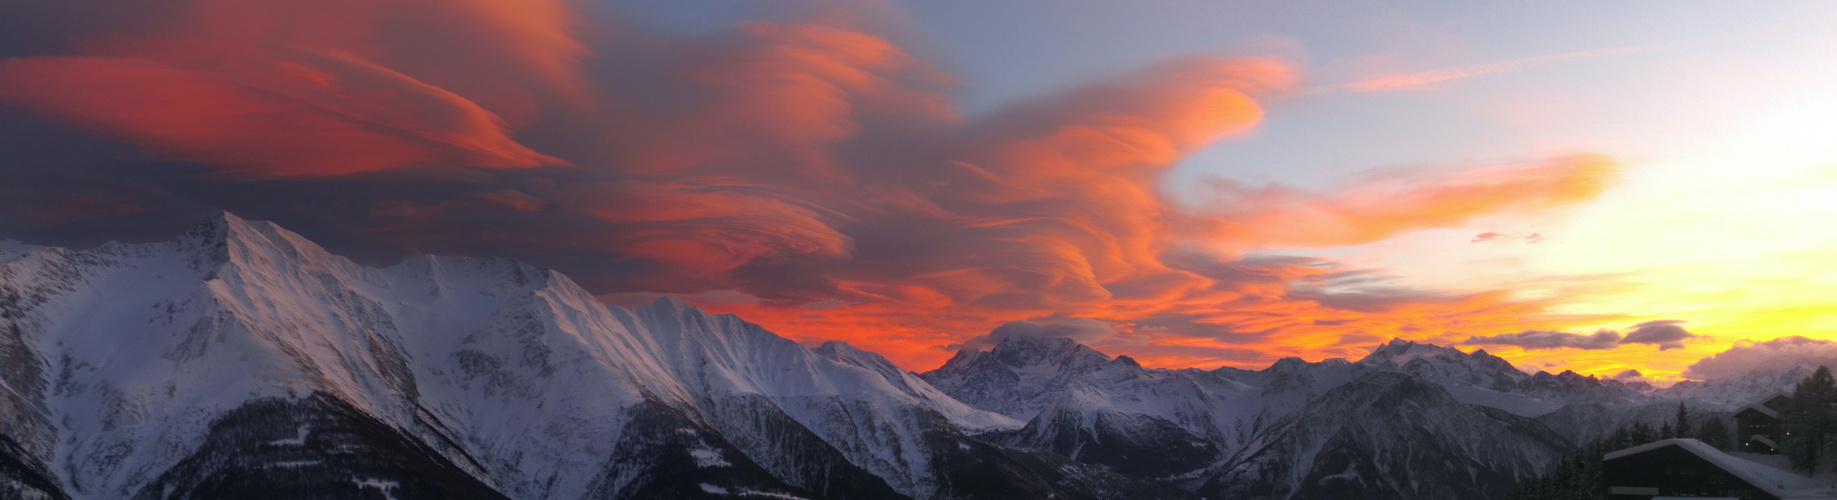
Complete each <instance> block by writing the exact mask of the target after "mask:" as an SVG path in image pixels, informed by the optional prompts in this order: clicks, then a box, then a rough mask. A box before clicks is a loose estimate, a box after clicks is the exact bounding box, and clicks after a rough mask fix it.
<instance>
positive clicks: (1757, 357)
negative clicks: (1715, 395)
mask: <svg viewBox="0 0 1837 500" xmlns="http://www.w3.org/2000/svg"><path fill="white" fill-rule="evenodd" d="M1801 366H1803V367H1816V366H1828V367H1833V368H1837V342H1832V341H1829V340H1819V339H1813V338H1806V337H1798V336H1793V337H1780V338H1777V339H1773V340H1766V341H1760V342H1753V341H1742V342H1739V343H1736V344H1735V346H1734V347H1730V348H1729V349H1728V350H1726V351H1722V352H1720V353H1717V354H1715V355H1713V356H1710V357H1707V358H1703V359H1701V360H1698V361H1697V362H1695V363H1691V365H1690V366H1689V367H1687V368H1685V369H1684V377H1686V378H1692V379H1697V380H1708V379H1716V378H1727V377H1739V376H1742V375H1747V374H1749V373H1756V372H1758V373H1763V374H1777V373H1785V372H1786V371H1788V370H1791V369H1793V368H1797V367H1801Z"/></svg>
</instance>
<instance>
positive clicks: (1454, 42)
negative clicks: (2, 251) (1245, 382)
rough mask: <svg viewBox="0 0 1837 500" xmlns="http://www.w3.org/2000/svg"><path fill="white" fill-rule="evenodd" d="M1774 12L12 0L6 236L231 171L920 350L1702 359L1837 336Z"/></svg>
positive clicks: (1, 70)
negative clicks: (1015, 331)
mask: <svg viewBox="0 0 1837 500" xmlns="http://www.w3.org/2000/svg"><path fill="white" fill-rule="evenodd" d="M1758 5H1760V4H1745V3H1730V2H1658V1H1651V2H1554V3H1553V2H1535V3H1532V2H1517V3H1508V2H1489V3H1481V2H1443V3H1425V2H1411V3H1401V2H1399V3H1389V2H1386V3H1377V2H1372V3H1348V2H1310V1H1303V2H1281V3H1271V2H1219V1H1185V0H1180V1H1176V0H1141V1H1133V2H1096V1H1081V0H1074V1H1053V2H1048V1H1033V0H1027V1H1007V2H986V1H966V0H942V1H912V2H891V3H885V2H872V1H859V2H857V1H833V2H827V1H818V2H802V1H798V2H790V1H788V2H738V1H735V2H726V1H703V2H679V1H662V0H654V1H651V0H647V1H628V2H590V1H572V0H313V1H304V0H179V1H163V2H155V1H151V0H128V1H106V2H104V1H93V0H84V1H69V2H9V3H8V4H7V5H5V6H3V7H0V152H3V153H4V156H3V157H4V161H0V238H6V239H17V240H23V241H26V242H29V243H38V244H55V245H63V246H73V247H87V246H91V245H95V244H98V243H100V242H103V241H106V240H110V239H120V240H128V241H148V240H157V239H165V238H169V237H171V236H172V235H174V234H177V233H179V232H181V231H183V230H184V229H185V228H187V227H189V226H190V225H191V224H193V223H195V222H196V221H198V220H200V219H202V218H204V217H206V216H208V215H209V214H211V213H213V212H215V211H219V210H229V211H232V212H236V213H238V214H240V215H242V216H244V217H247V218H253V219H268V220H273V221H275V222H276V223H279V224H281V225H282V226H284V227H287V228H290V229H293V230H295V231H298V232H300V233H301V234H303V235H305V236H306V237H308V238H311V239H313V240H315V241H318V242H320V243H321V244H324V245H326V246H327V247H328V248H329V249H331V250H332V251H334V252H337V253H341V254H344V255H348V256H351V257H353V258H355V259H358V260H359V261H361V262H364V263H366V264H371V265H388V264H392V263H394V262H395V261H397V260H400V259H401V258H403V257H405V256H407V255H411V254H416V253H439V254H451V255H477V256H505V257H511V258H516V259H520V260H524V261H527V262H530V263H533V264H536V265H541V266H547V267H551V268H554V269H556V270H558V271H561V272H563V273H565V274H567V275H569V276H571V277H572V278H573V279H574V280H575V281H577V282H578V283H580V284H581V285H582V286H584V287H586V288H587V289H589V290H591V291H593V292H594V293H596V294H599V295H600V297H601V298H602V299H603V300H604V301H606V302H608V303H610V304H615V305H622V306H633V305H641V304H644V303H648V302H649V301H651V300H654V299H655V298H657V297H659V296H662V295H673V296H676V297H679V298H681V299H683V300H685V301H688V302H690V303H692V304H695V305H698V306H701V307H704V308H706V309H709V310H713V311H717V312H728V313H735V314H738V315H740V316H741V317H743V318H745V319H747V320H750V321H753V322H756V323H759V324H761V325H764V326H765V327H766V328H768V329H771V330H773V331H774V332H777V333H779V334H781V335H784V336H786V337H789V338H793V339H797V340H799V341H803V342H806V343H809V344H812V345H814V344H816V343H820V342H821V341H823V340H831V339H839V340H846V341H849V342H850V343H853V344H855V345H857V346H860V347H862V348H865V349H869V350H873V351H876V352H880V353H882V354H885V355H886V356H887V357H888V358H890V359H892V360H893V361H894V362H896V363H898V364H900V365H901V366H903V367H905V368H907V369H911V370H917V371H924V370H929V369H931V368H934V367H936V366H937V365H939V364H940V363H942V362H943V361H944V360H945V359H946V358H948V357H949V356H950V355H951V354H952V353H953V352H954V351H955V350H957V349H959V348H972V349H974V348H986V346H987V345H988V344H989V343H990V342H991V341H993V340H996V339H995V338H994V337H991V336H990V335H989V334H990V332H991V331H992V330H993V329H994V328H995V327H997V326H1000V325H1003V324H1006V323H1008V322H1011V321H1019V320H1028V321H1032V322H1035V323H1039V324H1041V325H1045V326H1044V328H1043V330H1044V331H1046V332H1049V333H1052V334H1055V335H1065V336H1069V337H1072V338H1075V339H1078V340H1080V341H1081V342H1084V343H1086V344H1088V345H1091V346H1092V347H1095V348H1097V349H1099V350H1101V351H1103V352H1105V353H1108V354H1111V355H1129V356H1131V357H1134V358H1136V359H1137V360H1138V361H1140V362H1142V363H1143V364H1145V365H1150V366H1160V367H1189V366H1193V367H1201V368H1214V367H1218V366H1225V365H1229V366H1237V367H1242V368H1262V367H1264V366H1267V365H1268V364H1269V363H1271V362H1273V361H1275V360H1276V359H1279V358H1281V357H1287V356H1299V357H1302V358H1305V359H1308V360H1310V361H1313V360H1319V359H1322V358H1328V357H1351V358H1357V357H1359V356H1362V355H1364V354H1365V353H1366V352H1368V351H1369V350H1370V349H1371V348H1372V347H1373V346H1375V345H1377V344H1379V343H1382V342H1384V341H1386V340H1389V339H1391V338H1393V337H1400V338H1403V339H1407V340H1416V341H1429V342H1434V343H1437V344H1442V345H1453V346H1457V347H1459V348H1461V349H1463V350H1472V349H1476V348H1485V349H1487V351H1488V352H1492V353H1494V354H1498V355H1500V356H1502V357H1505V358H1506V359H1508V360H1510V361H1512V362H1513V363H1515V364H1518V365H1519V366H1520V367H1521V368H1527V369H1549V370H1552V371H1558V370H1562V369H1573V370H1575V371H1578V372H1581V373H1585V374H1596V375H1602V376H1611V375H1614V374H1617V373H1620V372H1622V371H1623V370H1626V369H1638V370H1640V371H1641V372H1643V373H1644V374H1645V375H1647V376H1651V377H1654V378H1656V379H1660V380H1675V379H1678V378H1684V377H1692V378H1700V377H1703V376H1708V375H1710V374H1712V373H1719V372H1713V370H1714V369H1720V368H1717V366H1719V365H1714V364H1700V365H1699V366H1697V367H1695V368H1692V366H1693V363H1697V362H1698V360H1700V359H1703V358H1705V357H1708V356H1711V355H1714V354H1717V353H1723V352H1724V351H1730V350H1731V348H1734V349H1735V351H1731V354H1727V355H1725V356H1724V357H1723V358H1722V359H1723V360H1724V361H1725V362H1726V363H1734V362H1735V361H1732V360H1735V359H1737V358H1738V357H1739V356H1738V355H1743V353H1756V352H1773V351H1767V350H1768V349H1779V350H1781V352H1785V351H1786V350H1791V349H1800V350H1803V349H1813V350H1817V349H1828V350H1829V352H1831V353H1833V355H1837V344H1831V343H1830V342H1828V341H1830V340H1833V338H1834V337H1837V294H1833V293H1832V290H1833V289H1837V252H1834V249H1837V4H1832V3H1830V2H1820V1H1807V2H1784V1H1782V2H1767V3H1765V4H1764V8H1757V6H1758ZM1788 337H1806V338H1807V339H1787V340H1775V339H1781V338H1788ZM1789 346H1807V347H1804V348H1803V349H1801V348H1799V347H1791V348H1790V349H1789ZM1706 363H1707V362H1706ZM1743 366H1746V365H1743ZM1687 369H1688V370H1687Z"/></svg>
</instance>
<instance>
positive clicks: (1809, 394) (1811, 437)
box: [1783, 366, 1837, 472]
mask: <svg viewBox="0 0 1837 500" xmlns="http://www.w3.org/2000/svg"><path fill="white" fill-rule="evenodd" d="M1833 403H1837V379H1832V378H1831V370H1830V368H1826V367H1822V366H1820V367H1818V371H1816V372H1813V373H1812V374H1811V376H1810V377H1806V378H1805V380H1802V381H1800V382H1799V385H1798V386H1796V387H1794V388H1793V390H1792V406H1791V407H1790V408H1789V409H1788V410H1787V411H1786V415H1785V418H1784V419H1783V420H1785V422H1784V424H1785V425H1784V430H1785V431H1786V442H1785V443H1783V444H1784V445H1785V447H1786V450H1785V452H1786V455H1787V457H1788V458H1791V459H1792V466H1793V468H1795V469H1800V470H1804V471H1807V472H1810V471H1811V470H1813V469H1814V468H1816V467H1817V465H1818V460H1819V459H1820V458H1822V457H1823V456H1824V448H1825V446H1826V445H1827V444H1828V442H1829V441H1830V435H1831V432H1832V431H1833V430H1837V429H1833V428H1834V427H1837V415H1834V414H1833V412H1832V409H1831V405H1832V404H1833Z"/></svg>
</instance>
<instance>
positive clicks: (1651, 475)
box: [1601, 439, 1837, 500]
mask: <svg viewBox="0 0 1837 500" xmlns="http://www.w3.org/2000/svg"><path fill="white" fill-rule="evenodd" d="M1602 458H1603V462H1602V463H1601V475H1602V482H1604V483H1606V484H1607V497H1608V498H1609V499H1612V500H1652V499H1653V498H1672V497H1683V498H1703V497H1709V498H1728V499H1741V500H1784V499H1790V500H1814V499H1816V500H1837V496H1834V495H1833V490H1832V489H1831V484H1830V483H1829V482H1827V481H1821V480H1817V479H1812V478H1808V477H1805V476H1800V475H1798V474H1795V473H1792V472H1790V471H1786V470H1781V469H1778V468H1774V467H1773V466H1770V465H1766V464H1762V463H1760V462H1755V461H1752V460H1748V459H1744V458H1740V457H1736V456H1733V455H1729V454H1727V453H1723V452H1721V451H1719V450H1717V449H1715V448H1713V447H1711V446H1709V445H1706V444H1703V442H1701V441H1697V440H1695V439H1666V440H1664V441H1659V442H1656V443H1651V444H1646V445H1641V446H1635V447H1632V448H1627V449H1624V450H1620V451H1616V452H1613V453H1609V454H1607V455H1606V456H1604V457H1602Z"/></svg>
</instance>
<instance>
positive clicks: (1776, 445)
mask: <svg viewBox="0 0 1837 500" xmlns="http://www.w3.org/2000/svg"><path fill="white" fill-rule="evenodd" d="M1748 440H1749V441H1760V444H1764V445H1767V446H1768V447H1771V448H1773V449H1775V450H1777V449H1780V444H1779V443H1775V442H1773V439H1771V438H1768V437H1767V436H1762V435H1759V434H1755V435H1754V437H1753V438H1751V439H1748Z"/></svg>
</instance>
